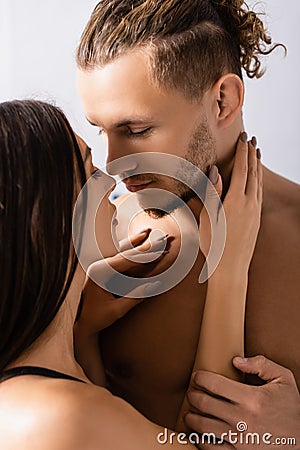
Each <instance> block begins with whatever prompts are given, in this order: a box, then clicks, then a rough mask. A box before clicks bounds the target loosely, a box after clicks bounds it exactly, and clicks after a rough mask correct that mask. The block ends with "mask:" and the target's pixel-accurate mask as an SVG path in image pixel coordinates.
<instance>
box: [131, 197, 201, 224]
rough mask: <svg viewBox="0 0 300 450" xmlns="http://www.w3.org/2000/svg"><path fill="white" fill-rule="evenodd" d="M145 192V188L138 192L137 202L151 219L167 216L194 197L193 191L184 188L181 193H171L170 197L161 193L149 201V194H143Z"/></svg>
mask: <svg viewBox="0 0 300 450" xmlns="http://www.w3.org/2000/svg"><path fill="white" fill-rule="evenodd" d="M145 193H146V190H144V191H143V192H139V193H138V202H139V205H140V207H141V208H142V209H143V210H144V211H145V212H146V213H147V214H148V215H149V216H150V217H151V218H153V219H161V218H163V217H165V216H168V215H169V214H171V213H172V212H174V211H175V210H176V209H178V208H180V207H182V206H183V205H184V204H186V203H187V202H188V201H189V200H191V199H192V198H194V197H195V193H194V192H193V191H192V190H186V191H184V192H182V193H181V194H174V193H171V194H172V196H171V198H170V196H168V195H167V196H166V198H165V199H164V197H165V196H164V195H162V196H160V198H158V197H154V198H153V197H152V198H151V201H149V196H147V195H145ZM153 205H155V207H153Z"/></svg>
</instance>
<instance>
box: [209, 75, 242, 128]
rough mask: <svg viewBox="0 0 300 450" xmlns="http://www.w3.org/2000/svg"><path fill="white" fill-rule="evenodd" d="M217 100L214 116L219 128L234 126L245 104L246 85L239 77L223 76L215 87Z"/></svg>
mask: <svg viewBox="0 0 300 450" xmlns="http://www.w3.org/2000/svg"><path fill="white" fill-rule="evenodd" d="M212 90H213V96H214V99H215V104H214V115H215V118H216V120H217V127H218V128H220V129H222V128H226V127H228V126H229V125H231V124H232V122H233V121H234V120H235V119H236V117H237V115H238V114H239V113H240V112H241V110H242V106H243V103H244V92H245V90H244V83H243V82H242V80H241V79H240V77H238V76H237V75H235V74H233V73H228V74H226V75H223V76H222V77H221V78H220V79H219V80H218V81H217V82H216V83H215V84H214V86H213V88H212Z"/></svg>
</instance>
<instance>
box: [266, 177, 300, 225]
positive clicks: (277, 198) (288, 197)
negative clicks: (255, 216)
mask: <svg viewBox="0 0 300 450" xmlns="http://www.w3.org/2000/svg"><path fill="white" fill-rule="evenodd" d="M264 185H265V195H264V197H265V200H266V202H265V203H266V204H265V206H266V210H267V211H268V212H270V213H271V214H277V215H282V214H283V213H286V214H288V215H289V217H290V218H294V219H295V220H299V221H300V185H299V184H297V183H295V182H293V181H291V180H288V179H287V178H284V177H283V176H281V175H278V174H276V173H274V172H271V171H270V170H268V169H265V170H264Z"/></svg>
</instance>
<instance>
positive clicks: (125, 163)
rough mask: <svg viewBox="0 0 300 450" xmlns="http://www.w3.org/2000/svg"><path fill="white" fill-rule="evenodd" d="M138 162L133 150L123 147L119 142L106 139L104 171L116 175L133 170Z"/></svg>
mask: <svg viewBox="0 0 300 450" xmlns="http://www.w3.org/2000/svg"><path fill="white" fill-rule="evenodd" d="M137 166H138V164H137V162H136V160H135V157H134V152H132V153H131V152H130V149H129V148H124V146H123V145H122V144H121V143H117V142H113V141H109V140H107V159H106V171H107V173H108V174H109V175H112V176H116V175H121V174H123V173H125V172H131V171H134V170H135V169H136V168H137Z"/></svg>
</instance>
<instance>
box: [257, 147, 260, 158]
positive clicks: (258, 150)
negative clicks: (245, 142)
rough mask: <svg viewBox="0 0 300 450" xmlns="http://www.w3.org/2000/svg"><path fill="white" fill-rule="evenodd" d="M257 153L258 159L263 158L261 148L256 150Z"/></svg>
mask: <svg viewBox="0 0 300 450" xmlns="http://www.w3.org/2000/svg"><path fill="white" fill-rule="evenodd" d="M256 154H257V159H261V151H260V148H258V149H257V150H256Z"/></svg>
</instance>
